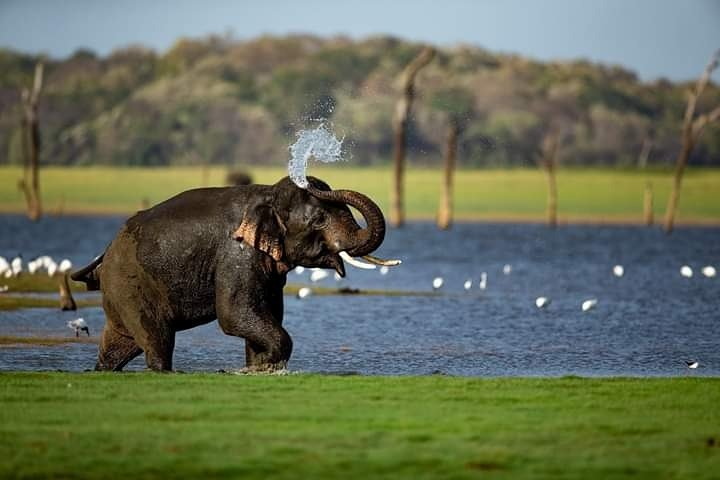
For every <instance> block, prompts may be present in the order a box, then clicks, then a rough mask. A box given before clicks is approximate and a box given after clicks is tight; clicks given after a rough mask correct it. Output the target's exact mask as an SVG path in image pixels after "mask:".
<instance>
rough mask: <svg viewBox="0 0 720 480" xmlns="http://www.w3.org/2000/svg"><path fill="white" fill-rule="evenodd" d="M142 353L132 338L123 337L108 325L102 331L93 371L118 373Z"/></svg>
mask: <svg viewBox="0 0 720 480" xmlns="http://www.w3.org/2000/svg"><path fill="white" fill-rule="evenodd" d="M141 353H142V349H141V348H140V347H139V346H138V345H137V343H135V340H133V339H132V337H129V336H127V335H123V334H121V333H120V332H118V331H116V330H115V329H113V328H112V327H110V326H109V325H106V326H105V328H104V329H103V333H102V338H101V339H100V348H99V351H98V360H97V363H96V364H95V370H112V371H116V372H117V371H120V370H122V369H123V368H124V367H125V365H127V364H128V362H130V360H132V359H133V358H135V357H137V356H138V355H140V354H141Z"/></svg>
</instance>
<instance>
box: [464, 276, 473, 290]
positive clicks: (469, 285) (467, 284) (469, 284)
mask: <svg viewBox="0 0 720 480" xmlns="http://www.w3.org/2000/svg"><path fill="white" fill-rule="evenodd" d="M463 288H464V289H465V290H470V289H471V288H472V279H470V278H468V279H467V280H465V283H463Z"/></svg>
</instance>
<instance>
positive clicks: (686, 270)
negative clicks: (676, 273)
mask: <svg viewBox="0 0 720 480" xmlns="http://www.w3.org/2000/svg"><path fill="white" fill-rule="evenodd" d="M680 275H682V276H683V277H685V278H692V276H693V270H692V268H690V267H689V266H687V265H683V266H682V267H680Z"/></svg>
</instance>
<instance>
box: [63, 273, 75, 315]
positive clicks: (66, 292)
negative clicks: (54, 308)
mask: <svg viewBox="0 0 720 480" xmlns="http://www.w3.org/2000/svg"><path fill="white" fill-rule="evenodd" d="M68 275H69V274H68V272H65V273H64V274H63V276H62V278H61V279H60V310H63V311H66V310H77V305H76V304H75V299H73V296H72V292H71V291H70V282H69V281H68Z"/></svg>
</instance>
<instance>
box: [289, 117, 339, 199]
mask: <svg viewBox="0 0 720 480" xmlns="http://www.w3.org/2000/svg"><path fill="white" fill-rule="evenodd" d="M343 140H344V138H342V139H340V140H338V139H337V137H335V134H334V133H333V132H331V131H330V130H329V129H328V127H327V125H325V124H324V123H321V124H320V125H319V126H318V127H317V128H315V129H313V130H300V131H299V132H298V133H297V140H295V143H293V144H292V145H290V155H291V158H290V162H289V163H288V174H289V175H290V179H291V180H292V181H293V182H294V183H295V185H297V186H298V187H300V188H307V187H308V181H307V178H306V177H305V171H306V170H307V162H308V160H309V159H310V158H314V159H315V160H318V161H321V162H324V163H330V162H337V161H338V160H342V143H343Z"/></svg>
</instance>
